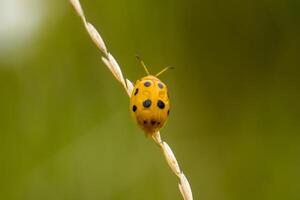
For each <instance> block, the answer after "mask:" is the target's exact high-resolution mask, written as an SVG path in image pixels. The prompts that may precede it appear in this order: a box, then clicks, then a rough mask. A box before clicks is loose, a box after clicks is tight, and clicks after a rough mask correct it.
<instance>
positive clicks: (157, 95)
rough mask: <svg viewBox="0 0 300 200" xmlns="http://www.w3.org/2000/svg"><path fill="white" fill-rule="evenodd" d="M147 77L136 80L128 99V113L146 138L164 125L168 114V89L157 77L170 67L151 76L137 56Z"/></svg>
mask: <svg viewBox="0 0 300 200" xmlns="http://www.w3.org/2000/svg"><path fill="white" fill-rule="evenodd" d="M137 59H138V60H140V62H141V64H142V66H143V67H144V69H145V71H146V73H147V76H145V77H142V78H141V79H140V80H137V81H136V83H135V86H134V88H133V90H132V94H131V98H130V111H131V113H132V115H133V117H134V119H135V120H136V122H137V124H138V125H139V126H140V127H141V128H142V129H143V131H144V132H145V134H146V136H152V135H153V134H154V133H156V132H157V131H159V130H160V129H161V128H162V127H163V126H164V125H165V123H166V120H167V118H168V116H169V113H170V101H169V94H168V88H167V86H166V84H164V83H163V82H162V81H161V80H159V79H158V78H157V77H158V76H159V75H161V74H162V73H163V72H165V71H167V70H168V69H170V68H172V67H166V68H165V69H163V70H162V71H161V72H159V73H158V74H156V75H151V74H150V73H149V71H148V69H147V67H146V65H145V64H144V62H143V61H142V60H141V59H140V58H139V57H138V56H137Z"/></svg>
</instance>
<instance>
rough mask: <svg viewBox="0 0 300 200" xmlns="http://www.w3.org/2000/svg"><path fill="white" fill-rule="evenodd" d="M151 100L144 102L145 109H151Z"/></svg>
mask: <svg viewBox="0 0 300 200" xmlns="http://www.w3.org/2000/svg"><path fill="white" fill-rule="evenodd" d="M151 103H152V102H151V100H150V99H147V100H145V101H144V102H143V106H144V107H145V108H149V107H150V106H151Z"/></svg>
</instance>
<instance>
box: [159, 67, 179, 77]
mask: <svg viewBox="0 0 300 200" xmlns="http://www.w3.org/2000/svg"><path fill="white" fill-rule="evenodd" d="M169 69H175V68H174V67H166V68H164V69H163V70H161V71H160V72H158V73H157V74H156V75H155V76H156V77H158V76H160V75H161V74H162V73H164V72H165V71H167V70H169Z"/></svg>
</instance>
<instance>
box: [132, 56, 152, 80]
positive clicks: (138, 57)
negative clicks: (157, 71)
mask: <svg viewBox="0 0 300 200" xmlns="http://www.w3.org/2000/svg"><path fill="white" fill-rule="evenodd" d="M135 57H136V59H137V60H138V61H140V63H141V65H142V66H143V67H144V69H145V71H146V73H147V75H150V73H149V71H148V69H147V67H146V65H145V63H144V61H143V60H142V59H141V57H140V56H139V55H135Z"/></svg>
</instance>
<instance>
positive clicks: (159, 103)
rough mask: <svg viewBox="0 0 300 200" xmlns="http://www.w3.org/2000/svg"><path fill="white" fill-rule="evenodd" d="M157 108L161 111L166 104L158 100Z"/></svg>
mask: <svg viewBox="0 0 300 200" xmlns="http://www.w3.org/2000/svg"><path fill="white" fill-rule="evenodd" d="M157 106H158V107H159V108H160V109H164V108H165V103H164V102H163V101H161V100H158V101H157Z"/></svg>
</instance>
